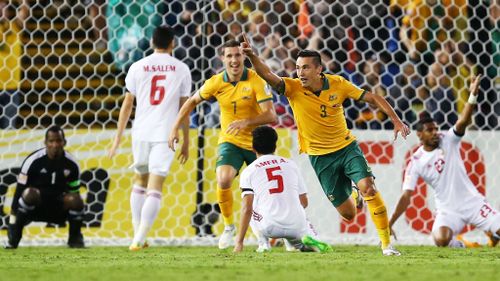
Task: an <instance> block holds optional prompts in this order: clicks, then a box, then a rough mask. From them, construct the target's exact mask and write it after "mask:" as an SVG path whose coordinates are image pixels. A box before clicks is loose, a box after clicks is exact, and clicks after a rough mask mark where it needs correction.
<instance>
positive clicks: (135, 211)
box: [130, 184, 146, 235]
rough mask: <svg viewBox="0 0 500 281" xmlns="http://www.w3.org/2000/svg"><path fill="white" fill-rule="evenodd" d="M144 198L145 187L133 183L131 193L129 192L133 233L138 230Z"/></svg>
mask: <svg viewBox="0 0 500 281" xmlns="http://www.w3.org/2000/svg"><path fill="white" fill-rule="evenodd" d="M144 200H146V188H144V187H141V186H138V185H135V184H134V186H133V187H132V193H131V194H130V211H131V212H132V225H133V226H134V235H135V234H137V231H139V224H140V223H141V212H142V206H143V205H144Z"/></svg>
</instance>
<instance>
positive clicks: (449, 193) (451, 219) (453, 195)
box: [389, 77, 500, 247]
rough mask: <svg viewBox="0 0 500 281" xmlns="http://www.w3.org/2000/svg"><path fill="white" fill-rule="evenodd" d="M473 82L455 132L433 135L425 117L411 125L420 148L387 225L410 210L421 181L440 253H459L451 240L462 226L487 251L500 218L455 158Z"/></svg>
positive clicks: (470, 109)
mask: <svg viewBox="0 0 500 281" xmlns="http://www.w3.org/2000/svg"><path fill="white" fill-rule="evenodd" d="M478 86H479V77H473V78H472V84H471V86H470V97H469V100H468V103H467V104H466V105H465V107H464V109H463V111H462V114H461V116H460V118H459V119H458V120H457V122H456V123H455V126H454V127H453V128H451V129H450V130H448V131H447V132H445V133H443V134H440V133H438V126H437V124H436V122H434V120H433V119H432V118H431V117H430V116H429V115H426V116H424V117H423V118H421V119H420V121H419V123H418V124H417V136H418V137H419V139H420V142H421V143H422V146H421V147H420V148H419V149H418V150H417V151H416V152H415V153H414V154H413V156H412V158H411V161H410V163H409V165H408V167H407V170H406V173H405V178H404V182H403V194H402V195H401V198H400V199H399V202H398V204H397V206H396V210H395V211H394V214H393V215H392V217H391V220H390V222H389V225H390V227H391V230H392V226H393V224H394V223H395V222H396V220H397V219H398V218H399V217H400V216H401V214H403V212H405V210H406V209H407V208H408V206H409V204H410V199H411V195H412V192H413V191H414V190H415V186H416V185H417V180H418V178H419V177H422V178H423V179H424V181H425V182H426V183H428V184H429V185H431V186H432V187H433V188H434V190H435V201H436V211H437V212H436V219H435V221H434V225H433V227H432V236H433V238H434V242H435V244H436V245H437V246H440V247H447V246H449V247H464V246H466V245H464V243H463V242H462V241H459V240H460V239H457V235H458V234H459V233H460V231H461V230H462V228H463V227H464V226H465V225H466V224H472V225H474V226H476V227H477V228H479V229H481V230H484V231H486V232H487V233H488V234H489V235H488V236H489V237H490V245H492V246H494V245H496V244H497V243H498V240H499V238H500V213H499V212H498V211H497V210H495V209H494V208H493V207H492V206H491V205H490V204H489V203H488V201H487V200H486V199H485V198H484V196H483V195H481V194H480V193H479V192H478V191H477V189H476V187H475V186H474V184H473V183H472V182H471V180H470V179H469V177H468V176H467V172H466V170H465V166H464V164H463V161H462V158H461V156H460V140H461V137H462V136H463V135H464V134H465V129H466V127H467V125H469V124H470V123H471V116H472V112H473V110H474V106H475V105H476V99H477V94H478V93H477V92H478Z"/></svg>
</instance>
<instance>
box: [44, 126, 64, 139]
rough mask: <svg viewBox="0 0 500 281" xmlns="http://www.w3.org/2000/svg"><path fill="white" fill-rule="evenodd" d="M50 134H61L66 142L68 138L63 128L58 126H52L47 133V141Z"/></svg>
mask: <svg viewBox="0 0 500 281" xmlns="http://www.w3.org/2000/svg"><path fill="white" fill-rule="evenodd" d="M49 132H52V133H56V134H59V133H60V134H61V136H62V138H63V140H66V137H65V136H64V131H63V129H62V128H61V127H59V126H58V125H52V126H50V127H49V128H48V129H47V131H45V140H47V139H48V138H49Z"/></svg>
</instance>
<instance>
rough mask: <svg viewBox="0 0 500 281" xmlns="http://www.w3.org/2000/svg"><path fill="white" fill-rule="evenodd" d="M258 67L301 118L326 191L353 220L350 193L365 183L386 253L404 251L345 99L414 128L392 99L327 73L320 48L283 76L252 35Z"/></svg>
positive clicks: (302, 140) (303, 139) (302, 135)
mask: <svg viewBox="0 0 500 281" xmlns="http://www.w3.org/2000/svg"><path fill="white" fill-rule="evenodd" d="M241 47H242V50H243V52H244V53H245V54H246V55H247V56H248V58H249V59H250V61H251V62H252V64H253V66H254V68H255V71H256V72H257V74H259V76H261V77H262V78H264V80H266V81H267V83H269V84H270V85H271V86H272V87H273V88H275V89H276V90H277V92H278V94H280V95H285V96H286V97H287V99H288V101H289V102H290V106H291V107H292V110H293V113H294V117H295V121H296V123H297V129H298V136H299V145H300V152H305V153H307V154H308V155H309V160H310V162H311V164H312V167H313V168H314V170H315V172H316V175H317V177H318V179H319V181H320V183H321V186H322V188H323V191H324V192H325V195H326V196H327V197H328V199H329V200H330V201H331V202H332V204H333V206H335V208H336V209H337V211H338V212H339V213H340V215H341V216H342V217H343V218H344V219H346V220H351V219H353V218H354V217H355V215H356V207H355V204H354V201H353V200H351V199H350V198H349V196H350V194H351V192H352V187H351V180H352V181H353V182H354V183H355V184H356V186H357V187H358V188H359V189H360V191H361V193H362V195H363V197H364V200H365V202H366V203H367V205H368V209H369V211H370V215H371V218H372V220H373V222H374V224H375V227H376V229H377V232H378V235H379V238H380V241H381V244H382V253H383V254H384V255H400V253H399V252H398V251H397V250H396V249H394V248H393V247H392V246H391V244H390V229H389V221H388V219H387V210H386V206H385V203H384V201H383V199H382V196H381V195H380V192H378V191H377V189H376V188H375V182H374V177H373V174H372V172H371V168H370V167H369V166H368V163H367V162H366V159H365V157H364V155H363V152H362V151H361V149H360V148H359V145H358V143H357V142H356V138H355V137H354V135H352V134H351V131H350V130H349V129H348V128H347V123H346V120H345V116H344V109H343V107H342V103H343V102H344V100H345V99H347V98H352V99H356V100H361V101H364V102H368V103H370V104H372V105H374V106H376V107H377V108H379V109H381V110H383V111H384V112H385V113H386V114H387V115H388V116H389V117H390V118H391V120H392V122H393V123H394V138H395V139H396V137H397V135H398V133H401V135H402V136H403V137H404V138H406V136H407V135H408V134H409V133H410V130H409V128H408V126H406V125H405V124H403V122H401V120H400V119H399V117H398V116H397V115H396V113H395V112H394V109H393V108H392V107H391V106H390V105H389V103H387V101H386V100H385V99H384V98H382V97H380V96H378V95H376V94H373V93H370V92H368V91H365V90H363V89H360V88H358V87H356V86H355V85H353V84H351V83H350V82H349V81H347V80H345V79H344V78H342V77H341V76H338V75H330V74H324V73H323V67H322V64H321V57H320V54H319V53H318V52H315V51H307V50H305V51H301V52H299V54H298V59H297V63H296V69H297V76H298V78H295V79H292V78H280V77H278V76H277V75H276V74H274V73H273V72H271V70H270V69H269V67H268V66H267V65H265V64H264V62H262V60H261V59H260V58H259V57H258V56H257V55H255V53H254V52H253V50H252V48H251V46H250V44H249V43H248V40H247V39H246V37H245V42H244V43H242V45H241Z"/></svg>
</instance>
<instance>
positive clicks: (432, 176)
mask: <svg viewBox="0 0 500 281" xmlns="http://www.w3.org/2000/svg"><path fill="white" fill-rule="evenodd" d="M440 138H441V141H440V144H439V147H438V148H436V149H434V150H433V151H430V152H429V151H425V150H424V147H423V146H421V147H420V148H418V150H417V151H416V152H415V153H414V154H413V156H412V158H411V160H410V163H409V165H408V167H407V169H406V172H405V179H404V182H403V190H414V189H415V187H416V185H417V180H418V178H419V177H422V178H423V179H424V181H425V182H426V183H427V184H429V185H431V186H432V187H433V188H434V190H435V201H436V208H437V209H438V210H439V209H443V210H449V211H455V212H457V211H461V210H462V211H465V210H470V209H471V208H473V207H474V206H475V205H476V204H477V203H479V204H482V202H483V199H484V197H483V196H482V195H481V194H480V193H479V192H478V191H477V189H476V187H475V186H474V184H473V183H472V182H471V180H470V179H469V177H468V176H467V171H466V170H465V166H464V164H463V160H462V157H461V156H460V140H461V137H460V136H457V135H456V133H455V132H454V128H451V129H450V130H448V131H447V132H445V133H443V134H441V135H440Z"/></svg>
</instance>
